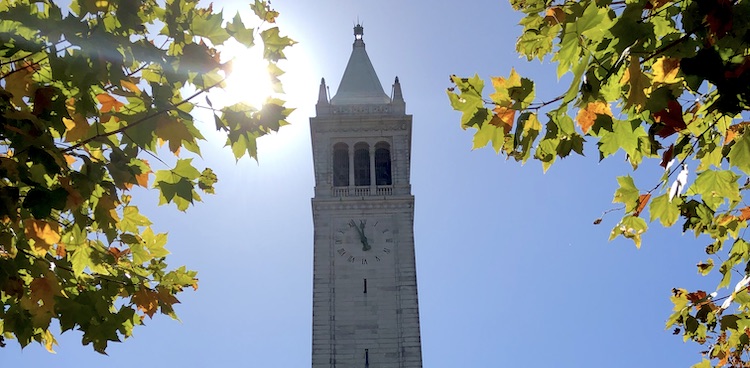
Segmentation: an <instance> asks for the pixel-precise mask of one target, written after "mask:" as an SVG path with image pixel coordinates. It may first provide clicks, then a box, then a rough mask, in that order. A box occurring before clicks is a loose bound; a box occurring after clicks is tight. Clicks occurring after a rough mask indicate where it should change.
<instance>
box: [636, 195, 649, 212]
mask: <svg viewBox="0 0 750 368" xmlns="http://www.w3.org/2000/svg"><path fill="white" fill-rule="evenodd" d="M649 199H651V193H646V194H641V195H640V196H638V201H637V202H636V203H637V206H636V208H635V211H634V212H633V216H635V217H638V216H639V215H640V214H641V212H642V211H643V209H644V208H646V204H647V203H648V200H649Z"/></svg>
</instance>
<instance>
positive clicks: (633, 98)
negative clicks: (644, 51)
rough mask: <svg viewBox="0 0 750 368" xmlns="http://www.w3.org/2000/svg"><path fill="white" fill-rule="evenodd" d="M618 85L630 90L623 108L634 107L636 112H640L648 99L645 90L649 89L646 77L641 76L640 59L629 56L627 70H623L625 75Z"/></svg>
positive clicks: (649, 83)
mask: <svg viewBox="0 0 750 368" xmlns="http://www.w3.org/2000/svg"><path fill="white" fill-rule="evenodd" d="M620 84H623V85H624V84H629V85H630V89H629V90H628V100H627V102H626V103H625V107H626V108H628V107H631V106H635V107H636V110H638V111H640V110H641V108H643V105H644V104H645V103H646V99H647V98H648V96H647V95H646V90H647V89H649V88H651V82H650V81H649V80H648V77H646V75H645V74H643V71H642V70H641V64H640V59H639V58H638V57H633V56H630V62H629V64H628V69H626V70H625V74H624V75H623V76H622V80H620Z"/></svg>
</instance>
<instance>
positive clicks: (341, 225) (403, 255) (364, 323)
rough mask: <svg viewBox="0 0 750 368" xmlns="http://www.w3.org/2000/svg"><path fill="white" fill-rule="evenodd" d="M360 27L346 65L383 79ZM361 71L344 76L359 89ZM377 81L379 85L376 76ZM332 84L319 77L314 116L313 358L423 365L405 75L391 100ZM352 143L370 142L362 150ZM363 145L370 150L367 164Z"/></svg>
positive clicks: (326, 362) (409, 367)
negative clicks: (360, 96)
mask: <svg viewBox="0 0 750 368" xmlns="http://www.w3.org/2000/svg"><path fill="white" fill-rule="evenodd" d="M360 32H361V28H360ZM355 36H356V28H355ZM359 36H360V37H359V38H357V39H356V41H355V45H354V47H355V49H354V51H353V53H352V58H351V59H350V66H348V67H347V70H348V69H349V68H353V70H364V71H366V72H368V73H370V72H371V75H373V76H374V78H376V79H377V76H375V73H374V70H368V67H369V69H372V66H371V64H369V58H367V54H366V53H364V43H363V42H362V40H361V33H360V35H359ZM358 43H359V45H360V46H361V47H362V49H361V50H357V47H358ZM358 52H360V54H357V53H358ZM361 53H364V59H366V64H367V65H364V66H362V65H359V66H358V65H353V66H351V65H352V63H353V62H354V63H356V62H360V61H358V60H363V56H362V54H361ZM355 54H357V55H356V58H355ZM356 77H357V78H355V79H352V80H349V81H348V82H347V81H342V85H344V84H345V82H346V83H348V84H347V85H349V86H352V85H353V87H349V88H357V87H358V85H356V83H359V81H360V80H362V78H363V77H362V76H361V75H359V76H356ZM344 78H354V77H351V76H350V77H347V74H345V75H344ZM352 81H354V82H352ZM370 82H372V81H370ZM371 85H374V83H371ZM377 86H378V88H380V91H379V92H380V93H382V87H380V82H379V81H377ZM396 89H397V90H398V92H397V93H396V92H395V91H396ZM325 90H326V88H325V84H324V82H322V83H321V96H320V98H319V101H318V105H317V111H318V113H317V116H316V117H314V118H311V119H310V124H311V135H312V147H313V162H314V166H315V197H314V198H313V199H312V212H313V223H314V234H315V235H314V267H313V274H314V275H313V349H312V350H313V351H312V366H313V368H323V367H325V368H332V367H338V368H349V367H369V368H386V367H388V368H391V367H392V368H421V367H422V353H421V342H420V330H419V306H418V302H417V280H416V268H415V259H414V197H413V196H412V194H411V186H410V181H409V174H410V150H411V120H412V119H411V116H410V115H406V114H405V113H404V110H405V109H404V103H403V99H402V98H401V90H400V85H399V84H398V80H397V81H396V84H395V85H394V95H393V96H392V97H390V98H389V99H390V102H389V103H387V104H383V103H381V102H378V103H373V101H372V99H370V100H362V101H357V99H356V98H354V97H355V96H352V95H346V91H344V92H342V91H341V90H339V94H338V95H337V96H336V97H335V98H334V99H331V101H330V102H329V99H328V96H327V95H326V94H325ZM365 92H367V91H365ZM377 92H378V91H374V92H373V93H374V94H376V93H377ZM342 93H343V95H342ZM337 101H346V103H340V102H339V103H337ZM363 102H364V103H363ZM337 144H339V146H341V147H347V149H348V150H349V151H346V153H342V155H345V154H347V153H348V155H349V156H348V159H349V160H348V162H347V161H346V159H345V157H346V156H343V157H344V158H341V160H342V161H341V162H342V165H344V166H341V167H339V168H338V169H334V161H335V159H334V146H335V145H337ZM354 147H367V148H361V150H362V152H360V153H355V152H353V151H354V150H355V149H354ZM374 147H386V150H387V153H386V154H384V153H383V152H386V151H381V152H377V153H376V149H375V148H374ZM368 149H369V151H368ZM356 154H361V155H367V154H369V156H367V157H369V160H370V161H369V166H368V162H367V161H362V160H361V159H360V161H357V158H355V157H354V156H355V155H356ZM376 155H378V156H377V159H376V158H375V157H376ZM384 156H388V160H387V165H386V164H385V163H384V161H383V160H385V159H384ZM360 158H361V157H360ZM377 160H380V161H377ZM347 165H348V166H347ZM357 165H358V166H357ZM342 167H343V168H342ZM356 167H359V168H360V169H361V170H360V171H359V173H358V174H355V173H354V171H355V170H356ZM386 168H387V169H386ZM368 169H369V183H367V184H366V185H355V184H357V183H355V175H367V174H368V173H367V170H368ZM335 170H339V171H341V170H349V173H348V176H349V178H347V177H346V173H344V174H343V175H342V173H339V175H342V176H341V178H342V179H341V180H343V181H339V182H338V183H335V180H334V171H335ZM386 170H387V171H388V172H387V173H386V174H387V175H386V174H384V171H386ZM376 176H377V177H378V179H377V180H376ZM347 180H348V182H347ZM342 182H343V183H344V184H345V185H344V184H342ZM334 184H337V185H334ZM360 184H361V183H360Z"/></svg>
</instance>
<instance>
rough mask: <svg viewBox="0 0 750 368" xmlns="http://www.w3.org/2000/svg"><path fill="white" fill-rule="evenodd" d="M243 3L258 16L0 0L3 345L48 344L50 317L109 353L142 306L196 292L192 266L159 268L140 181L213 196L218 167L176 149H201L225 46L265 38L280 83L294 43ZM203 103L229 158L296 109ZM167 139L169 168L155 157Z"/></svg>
mask: <svg viewBox="0 0 750 368" xmlns="http://www.w3.org/2000/svg"><path fill="white" fill-rule="evenodd" d="M250 8H251V10H252V11H253V13H254V14H255V17H257V18H258V20H257V23H259V24H260V26H258V27H257V28H248V27H247V26H246V25H245V24H244V23H243V20H242V18H241V17H240V15H239V14H237V15H235V16H234V18H233V19H231V20H230V21H226V20H225V18H224V15H223V12H214V10H213V9H212V7H211V6H208V7H205V8H204V7H200V6H199V5H198V1H195V0H166V1H163V2H162V1H155V0H133V1H106V0H104V1H90V0H73V1H72V2H71V3H70V7H69V9H62V8H61V7H60V6H59V5H58V4H57V3H55V2H54V1H52V0H10V1H3V2H0V337H2V338H1V339H0V342H2V341H3V339H10V338H13V339H17V341H18V342H19V343H20V345H21V346H26V345H27V344H29V343H30V342H32V341H37V342H39V343H41V344H43V345H44V346H45V347H46V348H47V349H48V350H50V351H52V348H53V345H55V344H56V341H55V336H54V335H53V333H52V332H51V327H50V326H51V324H52V321H53V320H54V321H56V322H58V323H59V326H60V329H61V330H62V331H63V332H65V331H67V330H72V329H76V330H80V331H81V332H82V334H83V339H82V342H83V344H92V346H93V348H94V350H96V351H97V352H100V353H105V350H106V348H107V345H108V343H109V342H110V341H120V340H121V339H123V338H127V337H129V336H130V335H131V334H132V330H133V328H134V326H136V325H141V324H142V322H143V318H144V317H145V316H148V317H152V316H153V315H154V314H155V313H156V312H160V313H163V314H167V315H170V316H172V317H175V318H176V315H175V313H174V307H173V306H174V304H176V303H179V301H178V299H177V297H176V295H177V294H178V293H180V292H182V291H183V290H184V289H185V288H194V289H197V281H198V280H197V278H196V272H194V271H190V270H188V269H186V268H185V267H184V266H183V267H179V268H176V269H170V268H169V267H168V265H167V263H166V258H165V257H166V256H167V255H168V253H169V252H168V251H167V250H166V249H165V245H166V243H167V234H165V233H157V232H155V231H154V230H153V227H152V225H153V224H152V222H151V221H150V220H149V219H148V218H147V217H146V216H144V215H143V214H142V213H141V212H140V211H139V209H138V207H137V206H135V205H134V204H133V202H132V200H133V197H132V196H133V195H134V194H133V193H134V192H133V189H134V188H137V187H141V188H153V189H155V190H157V191H158V192H159V198H160V204H168V203H172V204H174V205H175V206H176V207H177V209H179V210H181V211H184V210H186V209H187V208H188V207H189V205H190V204H192V203H194V202H195V201H199V200H200V196H199V194H198V192H199V191H202V192H204V193H213V192H214V187H213V186H214V184H215V183H216V181H217V178H216V175H215V174H214V173H213V171H212V170H211V169H208V168H205V169H203V170H199V169H197V168H196V167H195V166H193V162H192V159H191V158H181V156H180V155H182V154H183V149H184V150H187V151H189V152H192V153H193V154H195V155H199V154H200V145H199V142H200V141H201V140H203V136H202V135H201V133H200V130H199V129H198V126H197V125H196V121H195V120H194V118H193V116H192V115H191V112H192V111H193V109H194V108H196V107H199V106H198V105H197V103H196V102H195V100H196V97H198V96H201V95H204V94H206V93H207V92H208V91H210V90H211V89H214V88H221V87H223V85H224V83H225V79H226V78H227V77H228V76H229V74H230V73H231V68H230V64H229V63H223V62H222V61H221V55H220V51H219V47H220V46H221V45H222V44H224V43H225V42H227V41H230V40H234V41H236V42H239V43H240V44H242V45H244V46H245V47H261V48H263V50H264V55H265V58H266V59H267V60H268V62H269V68H268V73H269V76H270V77H271V78H273V79H274V80H275V81H278V76H279V75H281V74H282V71H281V69H279V68H278V67H277V66H276V62H277V61H279V60H280V59H283V58H284V53H283V50H284V48H285V47H287V46H290V45H292V44H293V43H294V42H293V41H292V40H291V39H289V38H287V37H282V36H280V34H279V29H278V28H277V27H275V26H273V23H274V22H275V19H276V17H277V16H278V13H277V12H275V11H274V10H272V9H271V8H270V7H269V5H268V3H267V2H265V1H260V0H256V1H255V2H254V3H252V4H251V5H250ZM258 39H259V40H260V41H261V42H260V43H259V44H257V45H256V40H258ZM234 41H232V42H234ZM277 87H278V89H279V90H280V86H277ZM186 91H189V92H186ZM206 101H207V103H208V104H209V106H202V107H204V108H207V109H210V110H212V111H213V112H214V115H215V124H216V129H219V130H221V131H224V132H226V135H227V145H228V146H230V147H231V149H232V151H233V152H234V154H235V156H236V157H237V159H239V158H241V157H242V156H244V155H245V154H247V155H249V156H251V157H255V155H256V149H255V140H256V139H257V138H259V137H261V136H263V135H265V134H268V133H269V132H273V131H276V130H278V129H279V127H280V126H282V125H284V124H286V121H285V119H286V117H287V115H288V114H289V113H290V112H291V110H290V109H288V108H286V107H284V101H282V100H279V99H268V100H267V101H266V102H265V104H264V105H263V106H262V107H260V108H256V107H253V106H248V105H244V104H237V105H233V106H228V107H225V108H222V109H213V107H212V106H210V101H209V100H208V99H206ZM162 147H163V148H162ZM167 149H168V150H169V151H170V152H171V153H173V154H174V155H175V156H176V157H177V158H176V159H175V163H174V166H171V165H169V164H168V163H167V162H165V161H164V160H162V159H161V158H160V155H164V154H165V153H166V150H167ZM153 162H157V164H158V165H159V166H162V167H163V168H157V167H154V166H153Z"/></svg>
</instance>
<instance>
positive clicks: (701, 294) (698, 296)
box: [687, 290, 707, 304]
mask: <svg viewBox="0 0 750 368" xmlns="http://www.w3.org/2000/svg"><path fill="white" fill-rule="evenodd" d="M706 296H707V294H706V292H705V291H703V290H698V291H696V292H694V293H688V295H687V298H688V300H689V301H690V302H691V303H693V304H695V303H697V302H699V301H701V300H702V299H705V298H706Z"/></svg>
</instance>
